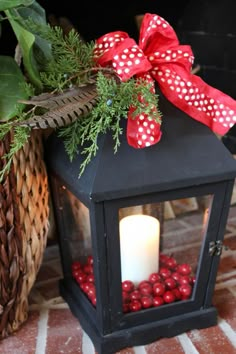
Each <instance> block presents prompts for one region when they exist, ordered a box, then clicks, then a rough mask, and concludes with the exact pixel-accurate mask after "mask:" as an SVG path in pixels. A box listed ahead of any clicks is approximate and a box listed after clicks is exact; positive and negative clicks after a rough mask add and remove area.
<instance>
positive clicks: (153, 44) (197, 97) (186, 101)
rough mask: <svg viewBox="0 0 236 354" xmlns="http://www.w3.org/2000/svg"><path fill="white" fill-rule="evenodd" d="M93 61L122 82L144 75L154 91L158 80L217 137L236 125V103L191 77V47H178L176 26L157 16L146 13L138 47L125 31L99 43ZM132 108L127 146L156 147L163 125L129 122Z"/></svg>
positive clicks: (137, 119)
mask: <svg viewBox="0 0 236 354" xmlns="http://www.w3.org/2000/svg"><path fill="white" fill-rule="evenodd" d="M94 57H95V60H97V63H98V64H99V65H101V66H112V68H113V69H114V70H115V72H116V74H117V75H118V76H119V78H120V79H121V81H126V80H128V79H130V78H131V77H132V76H134V77H136V78H138V77H141V78H143V79H145V80H146V81H147V83H149V84H150V83H151V84H152V89H151V90H153V92H155V91H154V90H155V89H154V82H155V81H156V82H157V83H158V85H159V88H160V90H161V91H162V93H163V94H164V95H165V97H166V98H167V99H168V100H169V101H170V102H171V103H172V104H174V105H175V106H177V107H178V108H179V109H181V110H182V111H184V112H186V113H187V114H188V115H189V116H190V117H192V118H194V119H196V120H198V121H199V122H201V123H203V124H205V125H207V126H208V127H209V128H210V129H211V130H213V131H214V132H215V133H217V134H219V135H224V134H226V133H227V131H228V130H229V129H230V128H231V127H232V126H233V125H234V124H235V123H236V101H235V100H234V99H232V98H231V97H229V96H227V95H226V94H224V93H222V92H221V91H219V90H217V89H215V88H213V87H211V86H209V85H207V84H206V83H205V82H204V81H203V80H202V79H201V78H200V77H199V76H196V75H193V74H192V73H191V68H192V64H193V61H194V57H193V53H192V50H191V48H190V46H188V45H180V44H179V41H178V38H177V36H176V33H175V32H174V30H173V28H172V27H171V26H170V24H169V23H168V22H167V21H165V20H164V19H163V18H162V17H160V16H158V15H153V14H149V13H147V14H145V15H144V18H143V21H142V25H141V29H140V38H139V45H137V44H136V43H135V41H134V40H133V39H131V38H130V37H129V36H128V34H127V33H126V32H121V31H117V32H111V33H108V34H106V35H104V36H102V37H100V38H99V39H98V40H97V41H96V43H95V48H94ZM133 110H134V108H133V107H131V108H130V110H129V113H128V126H127V139H128V143H129V144H130V145H131V146H134V147H136V148H142V147H145V146H149V145H153V144H155V143H157V142H158V141H159V140H160V138H161V131H160V124H158V123H157V122H156V121H155V120H154V119H152V117H149V116H147V115H145V114H139V115H138V116H136V117H135V118H133V117H132V118H131V114H132V113H133Z"/></svg>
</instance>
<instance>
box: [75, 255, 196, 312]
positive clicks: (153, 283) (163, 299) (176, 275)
mask: <svg viewBox="0 0 236 354" xmlns="http://www.w3.org/2000/svg"><path fill="white" fill-rule="evenodd" d="M72 274H73V277H74V278H75V280H76V281H77V283H78V284H79V285H80V287H81V289H82V291H83V292H84V293H85V294H86V295H87V297H88V298H89V299H90V301H91V302H92V304H93V305H94V306H96V289H95V284H94V275H93V258H92V257H91V256H89V257H88V258H87V262H86V263H85V264H81V263H79V262H74V263H73V264H72ZM194 283H195V277H194V276H193V274H192V268H191V266H190V265H189V264H188V263H183V264H178V263H177V261H176V260H175V258H174V257H171V256H167V255H165V254H160V264H159V271H158V272H157V273H152V274H150V276H149V278H148V279H147V280H143V281H141V282H140V283H139V284H136V285H135V284H134V283H133V282H132V281H131V280H125V281H123V282H122V301H123V312H125V313H127V312H134V311H139V310H142V309H147V308H150V307H157V306H161V305H164V304H169V303H172V302H175V301H181V300H187V299H189V298H190V297H191V295H192V289H193V285H194Z"/></svg>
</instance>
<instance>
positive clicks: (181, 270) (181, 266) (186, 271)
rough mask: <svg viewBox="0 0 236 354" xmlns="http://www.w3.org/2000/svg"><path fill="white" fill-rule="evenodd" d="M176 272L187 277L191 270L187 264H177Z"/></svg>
mask: <svg viewBox="0 0 236 354" xmlns="http://www.w3.org/2000/svg"><path fill="white" fill-rule="evenodd" d="M176 270H177V272H179V273H180V274H181V275H189V274H190V273H191V272H192V268H191V266H190V264H188V263H183V264H179V265H178V266H177V269H176Z"/></svg>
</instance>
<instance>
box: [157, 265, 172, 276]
mask: <svg viewBox="0 0 236 354" xmlns="http://www.w3.org/2000/svg"><path fill="white" fill-rule="evenodd" d="M159 274H160V275H161V277H162V278H163V279H166V278H169V277H170V276H171V271H170V270H169V269H168V268H166V267H162V268H161V269H160V270H159Z"/></svg>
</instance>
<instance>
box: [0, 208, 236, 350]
mask: <svg viewBox="0 0 236 354" xmlns="http://www.w3.org/2000/svg"><path fill="white" fill-rule="evenodd" d="M192 221H193V220H192ZM192 227H193V228H194V227H195V226H194V223H193V224H192ZM224 244H225V246H227V249H224V250H223V253H222V255H221V260H220V267H219V270H218V275H217V282H216V287H215V291H214V305H215V306H216V308H217V310H218V313H219V318H218V324H217V326H214V327H211V328H207V329H202V330H192V331H189V332H188V333H184V334H181V335H178V336H176V337H174V338H169V339H166V338H163V339H160V340H158V341H156V342H155V343H152V344H149V345H146V346H138V347H133V348H126V349H124V350H121V351H120V352H119V354H131V353H133V354H135V353H136V354H159V353H160V354H173V353H174V354H182V353H186V354H198V353H199V354H233V353H236V207H231V210H230V215H229V218H228V222H227V229H226V234H225V242H224ZM61 277H62V272H61V265H60V259H59V253H58V247H57V245H53V246H50V247H49V246H48V247H47V249H46V252H45V256H44V261H43V264H42V266H41V269H40V271H39V274H38V277H37V281H36V282H35V285H34V287H33V289H32V292H31V294H30V304H31V305H30V312H29V318H28V321H27V322H26V323H25V324H24V325H23V326H22V328H21V329H20V330H18V331H17V332H16V333H15V334H13V335H11V336H10V337H8V338H6V339H4V340H2V341H1V342H0V353H1V354H59V353H64V354H79V353H82V354H94V353H95V351H94V347H93V344H92V342H91V341H90V339H89V337H88V336H87V335H86V333H85V332H84V331H83V330H82V328H81V326H80V324H79V322H78V320H77V319H76V318H75V317H74V316H73V315H72V314H71V312H70V310H69V308H68V306H67V304H66V303H65V302H64V301H63V299H62V298H61V297H60V295H59V292H58V280H59V279H60V278H61ZM116 354H117V353H116Z"/></svg>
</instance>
